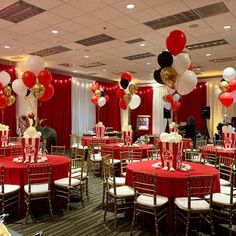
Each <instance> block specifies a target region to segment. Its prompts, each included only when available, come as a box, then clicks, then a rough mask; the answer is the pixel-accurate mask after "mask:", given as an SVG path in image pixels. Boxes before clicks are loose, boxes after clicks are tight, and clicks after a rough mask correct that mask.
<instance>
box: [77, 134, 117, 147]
mask: <svg viewBox="0 0 236 236" xmlns="http://www.w3.org/2000/svg"><path fill="white" fill-rule="evenodd" d="M93 139H96V136H95V137H91V136H88V137H82V138H81V144H82V145H83V146H88V142H91V141H92V140H93ZM100 139H102V140H104V141H105V143H106V144H108V143H115V142H117V137H110V136H104V137H103V138H100Z"/></svg>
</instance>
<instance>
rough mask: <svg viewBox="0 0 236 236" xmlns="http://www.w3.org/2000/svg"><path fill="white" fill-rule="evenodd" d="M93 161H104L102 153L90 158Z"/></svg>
mask: <svg viewBox="0 0 236 236" xmlns="http://www.w3.org/2000/svg"><path fill="white" fill-rule="evenodd" d="M90 160H91V161H102V156H101V153H96V154H94V155H91V156H90Z"/></svg>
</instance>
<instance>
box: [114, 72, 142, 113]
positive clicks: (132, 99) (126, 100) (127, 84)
mask: <svg viewBox="0 0 236 236" xmlns="http://www.w3.org/2000/svg"><path fill="white" fill-rule="evenodd" d="M137 91H138V87H137V85H136V84H135V83H133V82H132V75H131V74H130V73H129V72H124V73H122V74H121V76H120V89H118V90H117V96H118V97H119V98H120V101H119V106H120V108H121V109H122V110H126V109H127V107H129V108H130V109H132V110H133V109H136V108H137V107H138V106H139V105H140V103H141V98H140V97H139V95H137V94H136V93H137Z"/></svg>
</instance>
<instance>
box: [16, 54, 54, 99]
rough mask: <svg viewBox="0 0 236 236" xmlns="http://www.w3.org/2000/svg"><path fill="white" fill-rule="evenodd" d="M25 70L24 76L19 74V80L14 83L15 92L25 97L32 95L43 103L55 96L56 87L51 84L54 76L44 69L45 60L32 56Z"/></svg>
mask: <svg viewBox="0 0 236 236" xmlns="http://www.w3.org/2000/svg"><path fill="white" fill-rule="evenodd" d="M18 70H19V68H18ZM24 70H26V71H24V73H23V74H21V73H19V76H18V79H16V80H14V81H13V83H12V88H13V90H14V92H15V93H16V94H17V95H19V96H23V97H24V96H26V97H27V96H28V95H29V94H30V93H31V94H32V95H33V96H34V97H35V98H36V99H39V101H41V102H45V101H47V100H49V99H50V98H51V97H52V96H53V94H54V87H53V85H52V84H51V81H52V74H51V73H50V72H49V71H48V70H45V69H44V61H43V59H42V58H41V57H39V56H31V57H30V58H29V59H28V61H27V62H26V65H25V68H24ZM22 72H23V71H22Z"/></svg>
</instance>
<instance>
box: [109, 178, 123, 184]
mask: <svg viewBox="0 0 236 236" xmlns="http://www.w3.org/2000/svg"><path fill="white" fill-rule="evenodd" d="M115 182H116V186H122V185H125V177H115ZM108 183H109V184H110V185H113V184H114V183H113V179H111V178H110V179H108Z"/></svg>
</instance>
